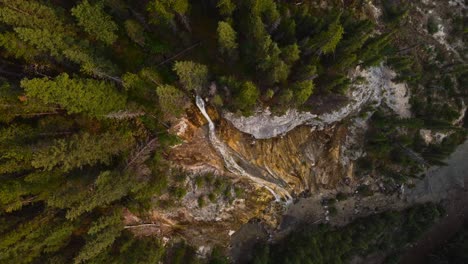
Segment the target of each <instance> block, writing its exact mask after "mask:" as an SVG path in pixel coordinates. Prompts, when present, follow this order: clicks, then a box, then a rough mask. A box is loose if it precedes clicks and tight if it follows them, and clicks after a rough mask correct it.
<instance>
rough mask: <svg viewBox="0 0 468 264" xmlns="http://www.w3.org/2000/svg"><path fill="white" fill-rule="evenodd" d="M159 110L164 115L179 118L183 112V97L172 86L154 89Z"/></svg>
mask: <svg viewBox="0 0 468 264" xmlns="http://www.w3.org/2000/svg"><path fill="white" fill-rule="evenodd" d="M156 93H157V95H158V97H159V104H160V106H161V110H162V111H164V112H165V113H166V114H170V115H175V116H180V115H181V114H182V113H183V112H184V103H185V101H186V99H185V95H184V94H183V93H182V92H181V91H180V90H178V89H177V88H175V87H174V86H172V85H161V86H158V87H157V88H156Z"/></svg>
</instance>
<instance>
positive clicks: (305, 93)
mask: <svg viewBox="0 0 468 264" xmlns="http://www.w3.org/2000/svg"><path fill="white" fill-rule="evenodd" d="M293 89H294V99H295V101H294V103H295V104H296V105H298V106H299V105H302V104H304V103H305V102H306V101H307V99H309V97H310V96H311V95H312V93H313V92H314V83H313V82H312V81H311V80H307V81H302V82H298V83H295V84H294V85H293Z"/></svg>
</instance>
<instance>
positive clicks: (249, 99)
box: [236, 81, 260, 113]
mask: <svg viewBox="0 0 468 264" xmlns="http://www.w3.org/2000/svg"><path fill="white" fill-rule="evenodd" d="M259 96H260V91H259V90H258V88H257V86H255V84H254V83H253V82H250V81H247V82H244V84H243V85H242V87H241V90H240V92H239V94H238V96H237V97H236V105H237V107H238V108H239V109H241V110H242V111H244V112H245V113H248V112H249V111H252V110H253V108H254V107H255V105H256V104H257V100H258V98H259Z"/></svg>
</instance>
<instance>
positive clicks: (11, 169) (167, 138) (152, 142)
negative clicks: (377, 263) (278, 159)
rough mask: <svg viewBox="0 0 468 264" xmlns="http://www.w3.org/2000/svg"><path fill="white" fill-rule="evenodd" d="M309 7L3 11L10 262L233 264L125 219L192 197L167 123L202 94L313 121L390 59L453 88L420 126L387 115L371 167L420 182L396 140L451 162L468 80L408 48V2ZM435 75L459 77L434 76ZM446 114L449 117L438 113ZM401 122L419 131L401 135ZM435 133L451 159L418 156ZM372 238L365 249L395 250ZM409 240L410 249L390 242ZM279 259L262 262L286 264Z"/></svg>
mask: <svg viewBox="0 0 468 264" xmlns="http://www.w3.org/2000/svg"><path fill="white" fill-rule="evenodd" d="M304 2H305V3H299V2H297V3H296V2H294V1H274V0H239V1H234V0H198V1H196V0H194V1H188V0H138V1H130V0H128V1H127V0H99V1H98V0H80V1H70V0H69V1H65V0H0V57H1V58H0V223H1V224H0V263H158V262H159V261H164V262H167V263H198V262H200V263H203V262H206V261H210V262H212V263H227V260H226V259H225V258H224V257H222V256H221V253H220V252H218V251H216V250H215V251H214V252H213V254H212V255H213V256H212V257H211V259H207V260H200V259H198V258H197V257H196V253H195V251H194V249H193V248H191V247H190V245H185V244H184V243H183V242H180V243H174V244H171V245H168V246H163V244H162V242H161V241H159V240H158V239H156V238H154V237H135V236H134V235H133V234H132V233H131V232H129V230H128V229H127V228H126V227H125V226H124V224H123V221H122V219H123V214H124V211H125V210H130V211H131V212H134V213H135V214H145V212H147V211H148V210H149V209H150V208H152V207H154V206H163V205H160V204H158V201H156V200H155V197H157V196H158V195H160V194H163V193H169V195H172V197H173V199H174V200H177V199H180V197H181V196H184V194H185V193H184V189H182V188H179V187H178V186H177V177H175V175H176V174H177V172H174V170H173V169H172V166H171V165H172V164H170V162H169V161H167V159H166V158H167V153H168V150H169V149H170V147H171V146H173V145H174V144H177V143H178V142H179V141H180V139H179V138H177V136H175V135H173V134H170V133H169V132H168V127H169V126H170V125H171V124H172V122H173V121H174V120H175V118H177V117H178V116H180V115H182V114H183V113H184V112H185V108H187V107H188V105H189V104H190V102H191V101H193V98H194V96H195V95H200V96H203V97H204V98H208V103H209V104H210V105H211V106H213V107H216V108H219V109H224V110H229V111H231V112H234V113H236V114H238V115H244V116H248V115H252V114H253V113H254V112H255V110H256V108H258V107H270V108H271V109H273V111H274V112H275V113H282V112H284V111H285V110H287V109H289V108H299V109H303V110H308V109H311V108H313V107H314V106H313V104H312V103H311V102H310V99H311V96H312V97H313V94H316V95H330V94H335V95H343V94H345V93H346V92H347V91H348V89H349V88H350V87H352V85H354V84H357V83H359V82H360V81H362V80H360V79H359V78H352V77H350V76H349V75H348V72H349V70H350V69H355V68H356V67H361V68H367V67H370V66H376V65H380V64H381V63H387V64H388V65H389V66H391V67H393V68H394V69H395V70H396V71H397V72H398V74H399V78H400V79H401V80H405V81H408V82H410V83H414V86H415V87H419V86H418V85H416V84H417V83H418V82H419V81H420V80H423V81H424V82H425V83H427V84H428V85H427V86H428V87H430V86H431V83H440V82H442V83H443V85H445V86H447V87H448V88H450V87H452V89H451V90H444V91H439V90H435V91H434V92H433V93H432V95H431V97H429V98H428V97H422V98H421V97H420V98H418V96H417V93H413V95H414V98H413V99H412V100H413V101H414V102H413V104H412V105H413V107H414V108H415V109H414V111H415V112H416V113H417V115H416V116H415V119H416V121H415V120H401V119H398V118H394V119H392V118H393V117H387V116H384V114H381V113H380V112H377V113H376V114H374V116H373V117H372V124H373V125H372V127H373V129H371V130H370V132H369V133H370V136H369V142H368V148H369V151H370V152H371V153H373V154H372V155H369V158H368V160H364V161H362V162H361V163H362V166H361V167H362V169H363V170H366V169H369V170H370V169H375V168H387V167H391V165H388V164H391V163H392V162H393V163H398V164H408V165H409V167H408V168H406V169H405V170H406V171H405V173H406V174H405V175H403V176H402V174H401V173H400V174H399V176H395V177H394V178H398V179H399V177H409V176H412V175H413V174H416V172H417V171H418V168H414V166H413V167H412V165H414V161H413V160H408V159H407V158H405V156H404V155H403V156H401V155H397V154H395V153H396V152H397V151H401V148H399V147H398V146H395V145H392V144H391V142H392V140H393V139H395V138H399V141H401V142H403V143H402V144H403V145H404V147H405V148H412V149H413V150H415V151H418V152H419V153H422V155H423V156H424V157H425V158H426V159H427V160H429V161H433V162H434V163H437V161H438V164H440V160H442V159H443V157H445V156H446V155H447V154H448V153H450V152H451V151H453V149H454V147H455V146H456V145H457V144H459V143H460V142H461V141H462V140H463V139H464V138H465V131H464V130H460V129H458V128H455V127H454V126H453V125H452V123H450V122H451V121H453V120H454V119H455V114H454V112H457V111H456V110H457V109H452V108H453V106H452V105H450V106H449V105H440V103H439V101H438V100H445V99H446V98H455V97H457V96H460V91H459V90H457V89H456V87H463V83H465V84H466V74H464V73H466V68H464V67H462V66H461V65H459V64H456V63H455V64H450V65H448V64H449V63H448V62H444V61H443V56H442V55H441V56H440V58H439V59H440V61H441V62H440V63H434V64H430V65H429V66H427V64H426V62H423V61H421V58H419V57H417V56H418V54H419V53H418V54H413V53H407V54H404V55H403V54H402V53H401V52H400V50H399V46H398V44H399V41H401V39H400V32H401V28H402V27H403V28H404V23H405V17H406V16H407V10H406V9H405V6H404V5H390V6H388V7H387V9H385V12H384V19H385V26H384V27H382V26H378V25H377V24H376V23H375V21H372V20H371V19H369V18H368V16H367V15H366V13H365V10H364V9H363V1H357V0H356V1H344V3H345V4H341V3H342V1H330V6H328V8H325V9H320V8H317V7H316V6H315V5H312V4H310V3H309V2H313V1H304ZM334 2H336V3H334ZM383 2H390V1H383ZM434 23H435V22H434ZM405 36H408V34H407V35H405ZM415 56H416V57H417V58H418V59H414V58H416V57H415ZM412 63H418V64H419V66H420V67H414V66H413V65H412ZM421 65H422V66H421ZM424 67H429V68H430V70H431V71H432V72H437V71H439V70H440V69H443V70H444V71H446V72H448V73H450V74H451V75H450V76H451V77H450V78H447V77H445V78H442V77H441V76H436V77H434V78H432V77H430V76H431V75H432V73H431V72H429V71H428V70H427V69H426V68H424ZM411 69H418V71H416V72H410V71H411ZM439 77H440V78H439ZM213 82H214V83H216V84H217V88H216V86H215V88H214V89H213V88H212V87H213V85H212V83H213ZM465 87H466V85H465ZM421 92H422V93H425V91H421ZM437 93H441V94H442V93H443V97H438V96H437V95H436V94H437ZM465 93H466V91H465ZM440 98H442V99H440ZM434 109H436V110H437V111H438V114H430V113H429V112H430V111H434ZM382 120H386V121H385V122H379V121H382ZM389 120H392V121H391V122H390V121H389ZM401 126H404V127H406V128H408V130H409V131H410V132H411V133H405V134H404V135H402V134H401V131H402V130H401V129H398V127H401ZM428 126H432V127H434V126H436V127H443V128H444V129H450V130H454V131H456V132H455V133H453V134H452V136H451V137H449V138H447V139H446V142H447V144H445V145H444V146H443V147H440V146H435V145H434V146H429V147H427V146H422V145H418V144H417V143H418V142H419V141H420V139H419V138H418V137H417V131H416V130H417V129H418V128H421V127H428ZM418 140H419V141H418ZM448 142H450V144H448ZM375 146H378V147H375ZM373 147H374V148H373ZM394 154H395V155H394ZM402 157H403V158H402ZM400 159H403V160H400ZM416 167H417V166H416ZM382 171H383V170H382ZM418 210H422V211H421V212H419V211H418ZM413 213H414V216H413ZM437 213H438V211H437V210H436V209H434V208H433V207H430V206H426V207H422V209H417V210H416V211H408V212H405V213H404V214H402V215H393V214H391V213H389V214H388V215H385V216H376V219H378V220H379V221H375V222H374V221H373V220H375V219H373V220H372V221H371V220H369V221H370V222H363V223H357V224H355V225H354V226H352V227H350V229H349V231H346V232H347V233H346V234H348V235H343V236H344V238H343V239H348V240H349V239H351V236H352V235H353V234H355V233H356V232H355V231H353V230H357V229H359V226H358V225H366V226H369V227H368V229H367V230H374V229H378V230H379V231H381V229H382V228H385V225H386V224H387V223H386V222H385V221H393V222H398V223H399V224H400V227H401V228H403V229H404V230H406V229H409V230H410V231H411V232H416V233H418V234H419V233H420V232H419V229H418V228H419V227H417V228H416V230H413V229H410V228H415V227H414V226H407V225H413V224H414V225H416V224H417V223H416V224H415V223H413V222H411V221H406V220H403V218H405V217H406V218H407V217H410V218H411V219H413V218H414V221H419V222H421V223H420V224H421V225H422V226H425V225H426V222H428V221H430V220H432V219H434V218H435V217H436V216H437ZM427 214H429V216H430V217H428V218H424V219H420V218H419V217H420V216H421V215H423V216H426V215H427ZM387 218H388V219H387ZM386 219H387V220H386ZM366 221H367V220H366ZM371 222H372V225H371ZM393 222H392V223H389V224H393ZM419 222H418V223H419ZM374 225H375V227H374ZM417 225H419V224H417ZM371 227H372V228H373V229H371ZM313 232H318V233H317V234H316V235H315V233H314V236H327V237H330V238H329V241H330V243H333V241H335V240H336V239H337V238H335V237H333V236H335V235H338V233H336V232H334V231H332V230H329V229H328V228H325V227H323V228H322V227H320V228H319V230H318V231H313ZM369 232H370V231H369ZM366 234H367V233H365V232H361V233H360V236H365V235H366ZM379 234H380V233H379ZM367 235H369V236H376V234H374V233H372V234H367ZM384 235H386V236H391V235H392V234H387V233H385V234H384ZM340 236H341V235H340ZM297 239H309V240H311V241H312V240H314V239H315V238H313V239H312V238H309V237H307V238H297ZM359 239H361V240H363V244H360V246H359V247H360V248H359V250H362V251H367V250H369V249H368V248H370V247H376V246H381V245H379V244H376V243H375V242H372V243H374V244H372V245H367V244H365V243H367V242H368V241H369V238H364V237H362V238H359ZM396 239H403V238H395V237H392V240H389V241H391V243H399V242H398V241H394V240H396ZM311 243H315V242H313V241H312V242H311ZM389 243H390V242H389ZM349 246H351V245H349ZM386 246H390V247H391V246H394V245H393V244H392V245H386ZM356 247H358V245H356ZM315 249H316V248H315ZM315 249H314V250H315ZM265 250H267V249H265ZM301 250H303V251H304V259H305V258H306V256H309V255H308V254H309V253H307V251H305V249H301ZM347 250H351V249H347ZM269 252H274V251H273V250H270V251H263V253H262V254H260V255H259V259H258V260H257V262H258V263H269V262H267V259H269V258H275V257H276V255H271V253H269ZM277 252H280V251H277ZM343 252H344V253H343V254H345V253H346V252H347V251H346V250H343ZM275 254H276V253H275ZM281 254H282V253H281ZM288 254H289V253H288V252H285V253H284V259H286V258H287V255H288ZM301 256H302V255H301ZM335 257H339V256H335ZM291 261H293V262H290V263H306V262H297V261H299V259H298V260H297V261H296V260H292V259H291ZM294 261H296V262H294ZM282 263H286V262H282ZM323 263H332V262H323Z"/></svg>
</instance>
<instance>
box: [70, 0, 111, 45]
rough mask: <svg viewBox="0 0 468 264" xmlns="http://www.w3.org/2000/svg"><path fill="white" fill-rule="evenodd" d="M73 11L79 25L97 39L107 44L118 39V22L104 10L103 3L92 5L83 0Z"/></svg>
mask: <svg viewBox="0 0 468 264" xmlns="http://www.w3.org/2000/svg"><path fill="white" fill-rule="evenodd" d="M71 13H72V15H73V16H74V17H75V18H76V19H77V20H78V25H80V26H82V27H83V28H84V30H85V31H86V32H87V33H88V34H90V35H92V36H93V37H95V38H96V39H98V40H101V41H102V42H104V43H105V44H107V45H111V44H112V43H114V42H115V41H116V40H117V35H116V33H115V31H117V29H118V27H117V24H116V23H115V22H114V21H112V18H111V16H109V15H108V14H106V13H105V12H104V10H103V5H102V4H100V3H98V4H94V5H92V4H90V3H89V2H88V0H83V1H82V2H81V3H80V4H78V5H77V6H75V7H73V8H72V9H71Z"/></svg>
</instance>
